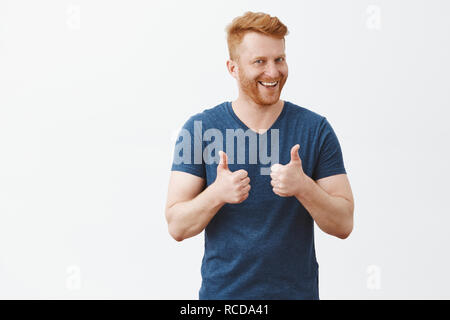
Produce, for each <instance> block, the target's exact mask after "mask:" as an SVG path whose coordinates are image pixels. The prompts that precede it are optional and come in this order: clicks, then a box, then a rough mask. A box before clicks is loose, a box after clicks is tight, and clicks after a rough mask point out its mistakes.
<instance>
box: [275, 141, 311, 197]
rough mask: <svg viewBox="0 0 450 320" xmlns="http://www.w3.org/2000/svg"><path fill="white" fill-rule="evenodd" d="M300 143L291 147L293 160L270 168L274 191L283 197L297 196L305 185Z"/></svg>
mask: <svg viewBox="0 0 450 320" xmlns="http://www.w3.org/2000/svg"><path fill="white" fill-rule="evenodd" d="M299 149H300V145H298V144H296V145H295V146H293V147H292V149H291V161H290V162H289V163H288V164H286V165H281V164H278V163H277V164H274V165H272V167H271V168H270V177H271V178H272V180H271V181H270V184H271V185H272V189H273V192H274V193H275V194H277V195H279V196H281V197H291V196H296V195H298V194H299V193H300V191H301V189H302V186H304V185H305V180H306V174H305V173H304V172H303V168H302V160H301V159H300V156H299V155H298V150H299Z"/></svg>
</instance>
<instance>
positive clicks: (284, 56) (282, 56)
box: [252, 53, 286, 60]
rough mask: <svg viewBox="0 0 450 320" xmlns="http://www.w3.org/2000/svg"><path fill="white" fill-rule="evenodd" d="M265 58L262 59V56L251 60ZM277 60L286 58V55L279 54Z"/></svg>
mask: <svg viewBox="0 0 450 320" xmlns="http://www.w3.org/2000/svg"><path fill="white" fill-rule="evenodd" d="M266 58H267V57H263V56H258V57H255V58H253V59H252V60H258V59H266ZM277 58H286V54H284V53H283V54H280V55H279V56H278V57H277Z"/></svg>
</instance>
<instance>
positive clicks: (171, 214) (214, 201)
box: [166, 171, 225, 241]
mask: <svg viewBox="0 0 450 320" xmlns="http://www.w3.org/2000/svg"><path fill="white" fill-rule="evenodd" d="M204 185H205V179H203V178H200V177H197V176H194V175H192V174H189V173H185V172H180V171H172V173H171V176H170V181H169V190H168V194H167V203H166V220H167V223H168V227H169V233H170V235H171V236H172V237H173V238H174V239H175V240H177V241H182V240H184V239H186V238H190V237H193V236H195V235H197V234H199V233H201V232H202V231H203V229H205V228H206V226H207V225H208V223H209V221H210V220H211V219H212V218H213V217H214V216H215V215H216V213H217V211H219V209H220V208H221V207H222V206H223V205H224V204H225V203H224V202H222V201H221V200H220V199H219V197H217V196H216V191H215V188H214V184H211V185H210V186H209V187H207V188H205V189H204Z"/></svg>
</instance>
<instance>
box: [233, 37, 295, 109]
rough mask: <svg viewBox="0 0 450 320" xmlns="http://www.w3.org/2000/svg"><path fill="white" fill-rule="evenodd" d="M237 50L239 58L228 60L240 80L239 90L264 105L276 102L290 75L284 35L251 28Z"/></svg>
mask: <svg viewBox="0 0 450 320" xmlns="http://www.w3.org/2000/svg"><path fill="white" fill-rule="evenodd" d="M237 54H238V56H239V58H238V61H236V62H234V61H231V60H229V61H228V67H229V70H230V73H231V74H232V75H233V77H235V78H236V79H237V81H238V85H239V94H240V95H245V96H246V98H250V99H251V100H253V101H254V102H255V103H256V104H258V105H261V106H267V105H273V104H275V103H277V102H278V101H279V99H280V95H281V90H282V89H283V86H284V84H285V83H286V80H287V77H288V66H287V63H286V56H285V43H284V39H278V38H275V37H270V36H267V35H264V34H261V33H258V32H248V33H247V34H245V36H244V37H243V39H242V42H241V43H240V44H239V46H238V48H237Z"/></svg>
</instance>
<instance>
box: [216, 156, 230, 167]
mask: <svg viewBox="0 0 450 320" xmlns="http://www.w3.org/2000/svg"><path fill="white" fill-rule="evenodd" d="M219 157H220V162H219V165H218V166H217V169H219V168H220V169H222V170H229V169H228V157H227V154H226V153H225V152H223V151H219Z"/></svg>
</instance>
